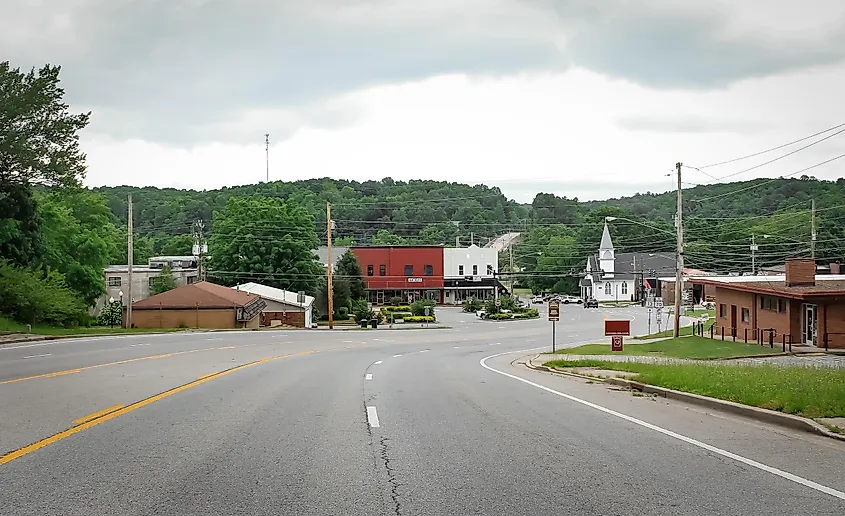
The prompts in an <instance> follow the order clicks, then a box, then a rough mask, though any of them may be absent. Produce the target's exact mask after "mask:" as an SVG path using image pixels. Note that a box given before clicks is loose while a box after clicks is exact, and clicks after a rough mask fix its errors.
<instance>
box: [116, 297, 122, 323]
mask: <svg viewBox="0 0 845 516" xmlns="http://www.w3.org/2000/svg"><path fill="white" fill-rule="evenodd" d="M117 295H118V296H120V325H121V326H123V291H122V290H121V291H120V292H118V293H117Z"/></svg>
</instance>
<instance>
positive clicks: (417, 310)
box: [411, 299, 435, 316]
mask: <svg viewBox="0 0 845 516" xmlns="http://www.w3.org/2000/svg"><path fill="white" fill-rule="evenodd" d="M434 305H435V303H434V301H431V300H429V299H419V300H417V301H414V302H413V303H411V313H413V314H414V315H418V316H425V309H426V307H428V314H429V315H432V316H433V315H434Z"/></svg>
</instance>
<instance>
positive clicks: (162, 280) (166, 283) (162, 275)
mask: <svg viewBox="0 0 845 516" xmlns="http://www.w3.org/2000/svg"><path fill="white" fill-rule="evenodd" d="M174 288H176V278H174V277H173V271H172V270H171V269H170V266H168V265H165V266H164V267H162V269H161V272H159V273H158V276H156V277H155V278H154V279H153V284H152V285H151V288H150V292H151V293H152V295H156V294H161V293H162V292H167V291H168V290H173V289H174Z"/></svg>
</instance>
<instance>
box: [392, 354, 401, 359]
mask: <svg viewBox="0 0 845 516" xmlns="http://www.w3.org/2000/svg"><path fill="white" fill-rule="evenodd" d="M401 356H402V355H401V354H399V355H393V358H399V357H401Z"/></svg>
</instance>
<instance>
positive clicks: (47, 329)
mask: <svg viewBox="0 0 845 516" xmlns="http://www.w3.org/2000/svg"><path fill="white" fill-rule="evenodd" d="M182 330H184V328H132V329H128V330H127V329H126V328H119V327H115V328H112V327H110V326H89V327H79V328H62V327H56V326H47V325H43V324H35V325H33V326H32V334H33V335H91V334H102V333H158V332H163V331H168V332H169V331H182ZM27 332H28V329H27V327H26V325H25V324H20V323H18V322H15V321H12V320H11V319H7V318H5V317H2V316H0V333H27Z"/></svg>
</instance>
